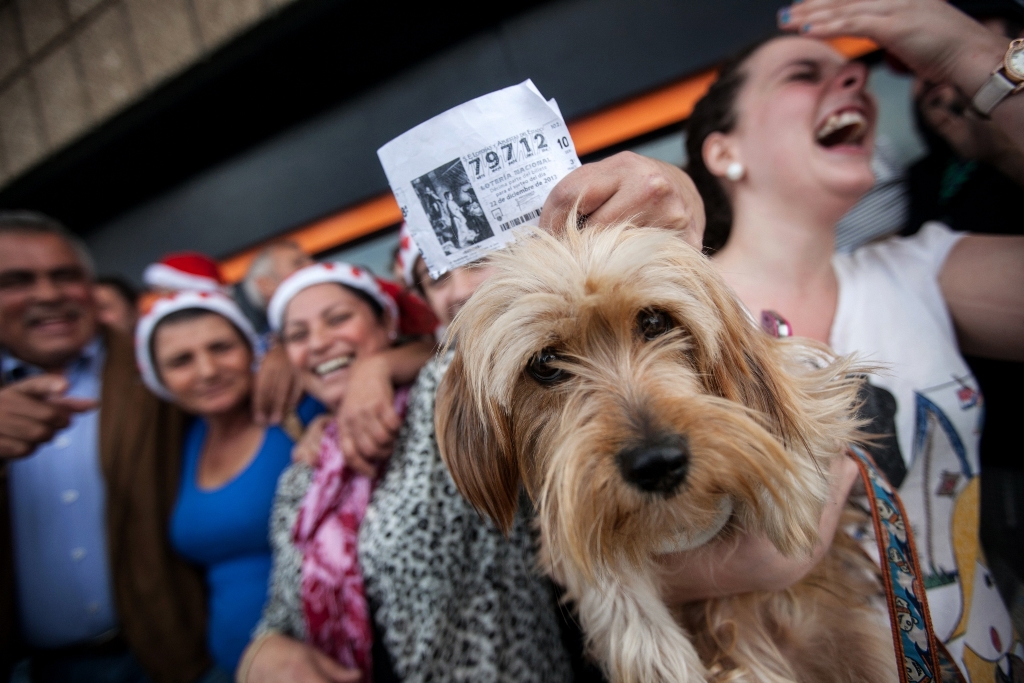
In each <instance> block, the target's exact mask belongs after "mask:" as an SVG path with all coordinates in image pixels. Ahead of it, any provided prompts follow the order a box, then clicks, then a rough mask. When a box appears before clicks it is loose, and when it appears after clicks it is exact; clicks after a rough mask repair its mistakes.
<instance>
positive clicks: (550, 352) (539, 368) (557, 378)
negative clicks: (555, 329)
mask: <svg viewBox="0 0 1024 683" xmlns="http://www.w3.org/2000/svg"><path fill="white" fill-rule="evenodd" d="M556 360H558V355H557V354H556V353H555V350H554V349H542V350H541V352H540V353H538V354H537V355H536V356H534V357H533V359H531V360H530V363H529V364H528V365H527V366H526V372H527V373H529V375H530V377H533V378H534V379H535V380H537V381H538V382H540V383H541V384H556V383H558V382H561V381H563V380H566V379H569V375H568V373H566V372H565V371H564V370H562V369H561V368H556V367H554V366H552V365H551V363H552V362H554V361H556Z"/></svg>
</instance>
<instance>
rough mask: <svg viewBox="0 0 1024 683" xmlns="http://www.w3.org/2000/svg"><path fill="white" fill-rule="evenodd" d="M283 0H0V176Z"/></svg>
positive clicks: (21, 167) (9, 175) (20, 168)
mask: <svg viewBox="0 0 1024 683" xmlns="http://www.w3.org/2000/svg"><path fill="white" fill-rule="evenodd" d="M292 1H293V0H0V186H3V185H4V184H6V183H7V182H8V181H10V180H12V179H13V178H15V177H17V176H18V175H20V174H21V173H23V172H25V171H26V170H28V169H29V168H31V167H32V166H33V165H34V164H36V163H38V162H39V161H41V160H42V159H44V158H45V157H46V156H47V155H49V154H51V153H53V152H55V151H57V150H59V149H60V148H61V147H63V146H64V145H66V144H68V143H69V142H71V141H73V140H75V139H76V138H78V137H80V136H81V135H83V134H84V133H85V132H87V131H88V130H89V129H90V128H92V127H93V126H95V125H97V124H99V123H101V122H102V121H104V120H105V119H107V118H109V117H111V116H112V115H114V114H115V113H117V112H118V111H120V110H121V109H123V108H124V107H126V106H127V105H128V104H130V103H132V102H134V101H136V100H138V99H140V98H141V97H143V96H144V95H145V94H146V92H147V91H149V90H150V89H152V88H153V87H154V86H156V85H158V84H159V83H160V82H161V81H163V80H165V79H167V78H168V77H170V76H173V75H174V74H176V73H179V72H180V71H182V70H183V69H184V68H185V67H187V66H188V65H189V64H191V63H194V62H195V61H197V60H198V59H200V58H201V57H203V55H205V54H207V53H208V52H210V51H211V50H212V49H214V48H216V47H217V46H218V45H220V44H222V43H224V42H225V41H227V40H228V39H229V38H231V37H232V36H234V35H236V34H238V33H239V32H240V31H242V30H244V29H246V28H248V27H250V26H252V25H253V24H255V23H256V22H258V21H259V20H260V19H262V18H264V17H266V16H267V15H268V14H270V13H272V12H274V11H275V10H276V9H278V8H279V7H280V6H282V5H285V4H288V3H289V2H292Z"/></svg>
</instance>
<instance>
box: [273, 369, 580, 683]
mask: <svg viewBox="0 0 1024 683" xmlns="http://www.w3.org/2000/svg"><path fill="white" fill-rule="evenodd" d="M450 361H451V355H450V354H449V355H448V356H447V357H443V358H435V359H434V360H432V361H431V362H430V363H428V364H427V365H426V366H425V367H424V368H423V370H422V371H421V372H420V376H419V379H418V380H417V382H416V384H415V385H414V387H413V389H412V393H411V394H410V396H409V409H408V412H407V414H406V420H405V425H404V427H403V428H402V431H401V433H400V435H399V439H398V443H397V444H396V447H395V454H394V455H393V456H392V458H391V462H390V463H389V465H388V470H387V473H386V474H385V476H384V478H383V479H382V480H381V482H380V483H379V485H378V487H377V489H376V491H375V492H374V495H373V499H372V500H371V502H370V507H369V509H368V510H367V513H366V518H365V519H364V520H363V525H362V527H361V528H360V531H359V560H360V564H361V565H362V569H363V577H364V581H365V584H366V592H367V597H368V598H369V602H370V604H371V605H374V607H375V612H374V615H373V616H374V621H375V623H376V626H377V632H378V633H381V634H383V640H384V643H383V644H384V646H385V648H386V649H387V652H388V654H389V655H390V658H391V663H392V667H393V669H394V671H395V673H396V674H397V675H398V677H399V678H400V679H401V680H402V681H404V682H405V683H426V682H428V681H431V682H433V683H444V682H449V681H450V682H452V683H456V682H459V683H461V682H463V681H465V682H467V683H468V682H471V681H472V682H474V683H475V682H477V681H495V682H497V683H541V682H542V681H571V680H572V677H573V674H572V669H571V665H570V656H569V654H568V652H567V650H566V648H565V646H564V645H563V641H562V636H561V632H560V629H559V620H560V616H559V614H558V605H557V602H556V598H555V595H554V591H553V589H552V586H551V584H550V582H549V581H548V580H547V579H545V578H543V577H542V576H541V575H539V574H538V573H537V570H536V566H537V557H536V548H535V538H534V534H533V533H532V532H531V522H530V512H529V510H528V505H522V506H520V511H519V513H518V514H517V516H516V520H515V524H514V526H513V529H512V532H511V534H510V535H509V537H508V538H506V537H505V536H504V535H503V534H502V533H501V531H499V530H498V529H497V527H495V526H494V525H493V524H491V523H490V522H489V521H484V520H483V519H482V518H481V517H480V515H479V514H478V513H477V512H476V510H474V509H473V507H472V506H471V505H470V504H469V503H467V502H466V501H465V499H463V498H462V496H461V495H460V494H459V493H458V491H457V490H456V488H455V484H454V482H453V481H452V478H451V475H450V474H449V473H448V470H447V468H446V467H445V465H444V462H443V461H442V460H441V455H440V453H439V452H438V449H437V440H436V438H435V435H434V398H435V394H436V392H437V385H438V382H439V381H440V379H441V376H442V375H443V374H444V371H445V369H446V368H447V367H448V363H449V362H450ZM311 479H312V470H310V469H309V468H308V467H305V466H302V465H293V466H292V467H289V468H288V469H287V470H285V472H284V473H283V474H282V475H281V479H280V481H279V483H278V491H277V497H276V499H275V503H274V508H273V512H272V515H271V544H272V547H273V549H274V568H273V571H272V573H271V583H270V598H269V600H268V603H267V605H266V607H265V609H264V614H263V619H262V621H261V622H260V624H259V626H257V630H256V634H257V635H259V634H260V633H262V632H265V631H266V630H268V629H275V630H278V631H282V632H284V633H286V634H288V635H291V636H293V637H295V638H299V639H302V638H304V637H305V625H304V623H303V617H302V602H301V596H300V594H299V583H300V573H301V561H302V558H301V556H300V554H299V553H298V551H297V550H296V549H295V546H294V545H293V544H292V542H291V533H292V529H293V528H294V526H295V518H296V515H297V513H298V506H299V504H300V503H301V501H302V497H303V496H304V495H305V491H306V489H307V488H308V487H309V483H310V481H311Z"/></svg>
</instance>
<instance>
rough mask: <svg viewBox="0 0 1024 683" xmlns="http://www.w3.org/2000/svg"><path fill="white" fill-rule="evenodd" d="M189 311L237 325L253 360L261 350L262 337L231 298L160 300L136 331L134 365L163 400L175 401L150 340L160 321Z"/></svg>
mask: <svg viewBox="0 0 1024 683" xmlns="http://www.w3.org/2000/svg"><path fill="white" fill-rule="evenodd" d="M189 308H201V309H203V310H207V311H210V312H212V313H216V314H218V315H220V316H223V317H224V318H226V319H227V320H228V322H230V323H231V324H232V325H234V326H235V327H236V328H238V330H239V331H240V332H241V333H242V335H243V336H244V337H245V340H246V341H247V342H249V348H251V349H252V352H253V357H254V359H255V356H256V355H257V354H258V353H259V351H260V340H259V335H257V334H256V330H255V329H254V328H253V326H252V323H251V322H249V319H248V318H246V317H245V314H244V313H242V309H240V308H239V307H238V304H236V303H235V302H234V301H232V300H231V299H230V298H229V297H227V296H225V295H223V294H221V293H219V292H194V291H193V292H178V293H176V294H174V295H173V296H168V297H163V298H161V299H158V300H157V301H156V303H155V304H153V307H152V308H150V309H149V312H148V313H146V315H144V316H142V318H141V319H140V320H139V324H138V325H137V326H136V328H135V362H136V363H137V364H138V366H139V373H140V374H141V375H142V381H143V382H145V383H146V386H147V387H149V390H150V391H152V392H153V393H154V394H156V395H157V396H159V397H160V398H162V399H164V400H165V401H173V400H174V396H173V395H172V394H171V392H170V391H168V390H167V387H165V386H164V384H163V382H161V381H160V375H159V374H158V373H157V371H156V363H155V362H154V359H153V357H152V355H151V354H150V339H151V338H152V337H153V332H154V330H156V327H157V325H158V324H160V321H161V320H163V319H164V318H166V317H167V316H169V315H170V314H171V313H176V312H177V311H184V310H186V309H189Z"/></svg>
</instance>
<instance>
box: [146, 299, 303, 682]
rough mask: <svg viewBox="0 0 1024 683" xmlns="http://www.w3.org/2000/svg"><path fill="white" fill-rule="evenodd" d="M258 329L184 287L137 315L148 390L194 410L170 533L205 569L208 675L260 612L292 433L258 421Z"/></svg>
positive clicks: (230, 659) (220, 671)
mask: <svg viewBox="0 0 1024 683" xmlns="http://www.w3.org/2000/svg"><path fill="white" fill-rule="evenodd" d="M257 343H258V342H257V337H256V333H255V331H254V330H253V329H252V325H251V324H250V323H249V321H248V320H247V319H246V317H245V316H244V315H243V314H242V312H241V310H239V309H238V307H237V306H236V305H235V304H234V302H232V301H231V300H230V299H228V298H227V297H225V296H222V295H220V294H213V293H203V294H201V293H198V292H183V293H180V294H177V295H175V296H174V297H172V298H169V299H162V300H160V301H158V302H157V303H156V304H155V305H154V307H153V308H152V310H151V311H150V312H149V313H148V314H147V315H146V316H145V317H144V318H143V319H142V320H141V321H140V322H139V325H138V328H137V331H136V342H135V344H136V346H135V348H136V358H137V360H138V363H139V366H140V368H141V370H142V376H143V379H144V380H145V382H146V384H147V385H148V386H149V388H150V390H152V391H153V392H154V393H156V394H157V395H159V396H160V397H161V398H164V399H166V400H168V401H171V402H172V403H175V404H176V405H178V406H179V407H180V408H182V409H183V410H185V411H186V412H188V413H191V414H192V415H195V416H196V419H195V421H194V422H193V423H192V425H191V427H190V428H189V430H188V434H187V436H186V439H185V452H184V455H183V458H182V463H183V468H184V470H183V473H182V478H181V485H180V488H179V493H178V500H177V503H176V505H175V507H174V512H173V514H172V517H171V529H170V533H171V541H172V543H173V545H174V548H175V549H176V550H177V551H178V552H179V553H180V554H181V555H182V556H183V557H185V558H186V559H188V560H190V561H192V562H194V563H195V564H197V565H199V566H201V567H202V568H203V569H204V571H205V575H206V585H207V591H208V595H207V600H208V608H209V615H208V619H207V644H208V648H209V650H210V653H211V655H212V656H213V659H214V661H215V662H216V665H217V671H216V672H215V673H214V674H213V675H212V676H211V677H210V678H208V679H204V680H210V681H217V680H223V681H227V680H230V678H229V677H230V673H231V672H233V671H234V670H235V667H236V666H237V664H238V660H239V658H240V657H241V654H242V650H243V649H244V648H245V645H246V643H247V642H248V641H249V634H250V633H251V632H252V629H253V627H255V625H256V622H257V621H258V620H259V617H260V613H261V610H262V609H263V603H264V601H265V600H266V594H267V578H268V576H269V574H270V544H269V542H268V541H267V520H268V519H269V518H270V504H271V501H272V500H273V496H274V489H275V486H276V484H277V479H278V477H279V476H280V474H281V472H282V471H283V470H284V468H285V467H286V466H287V465H288V463H289V461H290V459H291V449H292V441H291V439H290V438H289V437H288V436H287V435H286V434H285V433H284V432H283V431H281V430H280V429H279V428H277V427H269V428H267V427H261V426H259V425H257V424H255V423H254V422H253V420H252V410H251V405H250V403H251V401H250V397H251V395H252V387H253V362H254V351H253V350H254V349H255V348H258V347H257Z"/></svg>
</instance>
